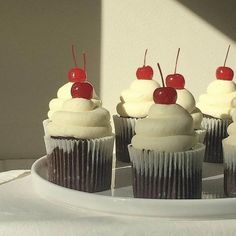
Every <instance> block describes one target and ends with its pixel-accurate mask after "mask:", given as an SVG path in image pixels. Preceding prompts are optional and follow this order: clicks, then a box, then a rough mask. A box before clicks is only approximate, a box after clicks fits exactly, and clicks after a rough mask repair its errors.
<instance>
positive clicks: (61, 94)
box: [48, 82, 102, 119]
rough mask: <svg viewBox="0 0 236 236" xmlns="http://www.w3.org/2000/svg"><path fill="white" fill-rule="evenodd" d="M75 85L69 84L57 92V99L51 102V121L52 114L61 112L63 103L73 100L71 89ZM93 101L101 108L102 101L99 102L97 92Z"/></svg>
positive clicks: (49, 112) (49, 114)
mask: <svg viewBox="0 0 236 236" xmlns="http://www.w3.org/2000/svg"><path fill="white" fill-rule="evenodd" d="M72 85H73V83H72V82H68V83H66V84H65V85H63V86H62V87H60V88H59V89H58V91H57V98H53V99H52V100H51V101H50V102H49V111H48V118H49V119H51V117H52V114H53V113H54V112H55V111H58V110H61V108H62V105H63V103H64V102H65V101H66V100H68V99H71V98H72V97H71V87H72ZM92 101H93V102H94V103H95V104H96V106H101V104H102V103H101V100H99V98H98V96H97V95H96V93H95V91H93V99H92Z"/></svg>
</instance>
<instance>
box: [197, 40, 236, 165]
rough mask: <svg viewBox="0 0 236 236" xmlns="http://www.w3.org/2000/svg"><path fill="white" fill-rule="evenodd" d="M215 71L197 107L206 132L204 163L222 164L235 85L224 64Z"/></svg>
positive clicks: (233, 103) (231, 73)
mask: <svg viewBox="0 0 236 236" xmlns="http://www.w3.org/2000/svg"><path fill="white" fill-rule="evenodd" d="M229 49H230V45H229V47H228V50H227V53H226V57H225V61H224V65H223V66H220V67H218V68H217V70H216V78H217V80H214V81H213V82H211V83H210V84H209V85H208V87H207V93H206V94H203V95H201V96H200V97H199V103H198V104H197V107H199V108H200V109H201V111H202V112H203V121H202V126H203V128H205V129H206V130H207V133H206V138H205V144H206V153H205V158H204V160H205V161H206V162H213V163H223V148H222V140H223V139H225V138H226V137H227V136H228V134H227V128H228V126H229V125H230V123H232V118H231V115H232V113H233V110H235V108H236V84H235V83H234V82H233V81H232V80H233V77H234V72H233V70H232V69H231V68H230V67H226V66H225V63H226V60H227V57H228V53H229Z"/></svg>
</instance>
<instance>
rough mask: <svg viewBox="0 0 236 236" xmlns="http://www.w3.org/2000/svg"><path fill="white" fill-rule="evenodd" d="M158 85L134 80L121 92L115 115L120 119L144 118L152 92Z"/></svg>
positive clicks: (152, 82) (149, 81)
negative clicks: (120, 117)
mask: <svg viewBox="0 0 236 236" xmlns="http://www.w3.org/2000/svg"><path fill="white" fill-rule="evenodd" d="M158 87H160V85H159V84H158V83H157V82H156V81H154V80H135V81H133V82H132V84H131V86H130V88H129V89H127V90H124V91H122V93H121V97H120V100H121V102H120V103H119V104H118V105H117V107H116V110H117V113H118V114H119V115H120V116H122V117H135V118H142V117H146V116H147V114H148V110H149V108H150V106H151V105H152V104H153V103H154V102H153V92H154V90H155V89H156V88H158Z"/></svg>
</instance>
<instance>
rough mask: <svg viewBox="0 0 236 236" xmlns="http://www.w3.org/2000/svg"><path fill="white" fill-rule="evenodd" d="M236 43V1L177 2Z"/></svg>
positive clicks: (197, 0) (189, 0) (183, 0)
mask: <svg viewBox="0 0 236 236" xmlns="http://www.w3.org/2000/svg"><path fill="white" fill-rule="evenodd" d="M176 1H177V2H179V3H181V4H182V5H184V6H185V7H187V8H189V9H190V10H191V11H193V12H194V13H195V14H197V15H198V16H200V17H201V18H202V19H204V20H206V21H207V22H208V23H210V24H211V25H213V26H214V27H215V28H217V29H218V30H220V31H221V32H222V33H224V34H225V35H227V36H228V37H230V38H231V39H232V40H234V41H236V27H235V22H236V14H235V10H236V1H235V0H225V1H220V0H215V1H214V0H204V1H199V0H176Z"/></svg>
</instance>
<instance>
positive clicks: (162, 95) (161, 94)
mask: <svg viewBox="0 0 236 236" xmlns="http://www.w3.org/2000/svg"><path fill="white" fill-rule="evenodd" d="M157 66H158V69H159V71H160V74H161V80H162V86H163V87H161V88H157V89H156V90H155V91H154V93H153V100H154V102H155V103H156V104H175V103H176V100H177V92H176V90H175V89H174V88H173V87H165V84H164V78H163V74H162V71H161V67H160V64H159V63H157Z"/></svg>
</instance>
